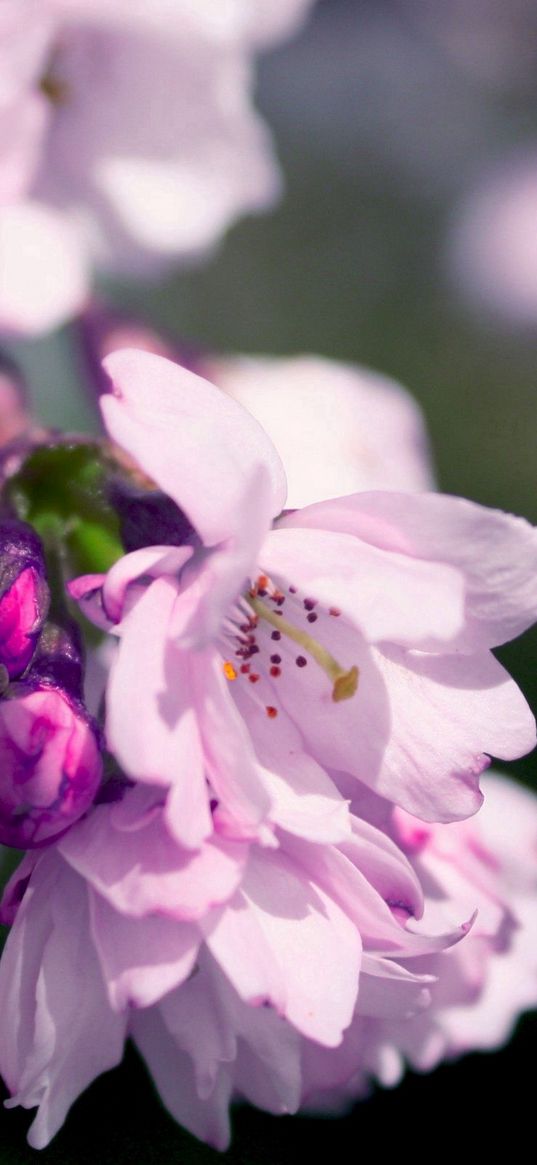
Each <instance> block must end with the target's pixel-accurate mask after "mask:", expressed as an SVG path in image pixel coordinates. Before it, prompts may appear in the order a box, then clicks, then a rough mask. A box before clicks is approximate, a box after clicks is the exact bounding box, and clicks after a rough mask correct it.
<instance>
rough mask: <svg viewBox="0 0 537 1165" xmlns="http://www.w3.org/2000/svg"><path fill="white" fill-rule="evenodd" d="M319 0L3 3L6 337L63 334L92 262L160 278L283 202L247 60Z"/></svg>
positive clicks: (1, 303) (0, 175) (0, 127)
mask: <svg viewBox="0 0 537 1165" xmlns="http://www.w3.org/2000/svg"><path fill="white" fill-rule="evenodd" d="M311 2H312V0H253V2H252V0H195V3H193V2H192V0H113V3H110V2H109V0H2V4H1V5H0V77H1V80H0V328H3V329H9V330H10V331H14V332H17V333H23V334H32V333H34V334H35V333H39V332H44V331H47V330H48V329H50V328H52V327H56V326H57V325H58V324H59V323H61V322H62V321H63V320H65V319H68V318H69V317H70V316H72V315H73V314H74V313H76V312H77V311H79V310H80V308H81V307H82V306H83V304H84V303H85V301H86V299H87V297H88V295H89V291H90V287H91V271H92V268H94V267H97V268H98V269H100V270H103V271H111V272H116V273H121V274H128V275H132V274H136V275H138V276H139V275H141V274H151V273H154V272H159V271H162V268H163V266H164V265H168V264H169V263H170V260H172V261H173V260H174V259H175V260H177V259H180V260H186V259H192V258H196V257H197V256H198V255H199V254H202V253H203V252H204V251H206V250H207V249H208V248H210V247H212V246H213V245H214V244H215V243H216V242H217V241H218V239H219V237H220V235H221V234H222V232H223V231H224V230H225V229H226V228H227V227H228V226H229V225H230V224H231V223H232V222H233V221H234V220H235V219H236V218H237V217H238V216H239V215H241V214H244V213H245V212H256V211H260V210H264V209H266V208H267V207H269V206H270V205H271V204H272V203H273V202H274V201H275V199H276V197H277V195H278V194H279V191H280V176H279V170H278V167H277V164H276V161H275V157H274V151H273V147H272V142H271V138H270V134H269V132H268V130H267V128H266V126H265V125H264V123H263V121H262V119H261V118H260V117H259V115H258V114H257V113H256V111H255V110H254V108H253V106H252V100H251V90H252V83H253V82H252V62H253V60H254V58H255V55H256V53H258V52H260V51H262V50H264V49H266V48H268V47H270V46H271V45H272V44H275V43H277V42H278V41H279V40H280V39H283V38H284V37H285V36H288V35H290V33H292V32H293V31H295V29H296V28H297V27H298V25H299V23H300V21H301V19H302V18H303V17H304V16H305V14H306V13H307V11H308V9H309V8H310V7H311ZM148 207H149V208H150V212H149V213H148Z"/></svg>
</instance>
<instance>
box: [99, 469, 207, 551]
mask: <svg viewBox="0 0 537 1165" xmlns="http://www.w3.org/2000/svg"><path fill="white" fill-rule="evenodd" d="M108 500H109V502H110V505H111V506H113V508H114V510H115V511H116V514H117V516H118V518H119V528H120V533H121V540H122V542H123V545H124V547H125V550H126V551H127V552H129V551H131V550H140V549H141V548H142V547H144V546H186V545H188V546H194V545H199V544H200V539H199V535H198V534H197V533H196V531H195V529H194V527H193V526H192V524H191V523H190V522H189V520H188V518H187V516H186V514H185V513H183V511H182V510H181V509H179V506H177V505H176V503H175V502H174V501H172V499H171V498H169V497H168V496H167V494H164V493H161V491H160V490H157V489H155V490H148V489H140V487H139V486H138V485H136V484H135V483H134V482H130V481H128V480H127V479H126V478H123V477H116V478H114V479H113V480H112V481H111V482H110V483H109V486H108Z"/></svg>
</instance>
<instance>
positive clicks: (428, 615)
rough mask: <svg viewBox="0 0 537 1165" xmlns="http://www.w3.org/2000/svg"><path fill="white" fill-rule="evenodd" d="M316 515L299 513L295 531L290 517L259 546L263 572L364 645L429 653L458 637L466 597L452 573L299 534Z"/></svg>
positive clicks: (325, 536) (343, 538)
mask: <svg viewBox="0 0 537 1165" xmlns="http://www.w3.org/2000/svg"><path fill="white" fill-rule="evenodd" d="M379 496H383V495H379ZM389 496H391V495H389ZM408 496H409V497H410V496H412V495H408ZM353 497H356V495H353ZM314 509H315V507H311V508H310V509H308V510H306V511H299V513H298V515H296V520H297V527H296V528H295V527H294V526H293V528H291V525H292V523H293V521H294V520H295V515H292V516H291V517H289V518H287V519H286V525H285V527H284V528H279V529H276V530H273V531H271V533H269V534H268V536H267V538H266V539H265V542H264V544H263V549H262V551H261V565H262V567H263V570H264V571H265V573H266V574H267V575H269V576H270V577H271V578H272V579H273V581H274V582H275V583H276V584H277V585H278V586H283V587H285V585H286V584H287V585H290V584H292V585H294V586H296V587H299V588H300V589H301V590H302V591H304V592H305V593H306V594H308V595H313V596H314V597H315V599H316V600H318V602H320V603H322V604H324V605H325V606H326V607H327V608H330V607H337V608H338V609H339V610H340V611H341V612H342V613H343V614H344V615H345V616H346V618H347V619H348V620H349V621H350V623H351V624H353V625H354V626H355V627H357V628H358V629H359V630H360V631H362V632H363V634H364V635H366V637H367V639H368V640H369V641H370V642H375V641H377V642H378V641H381V640H392V641H395V642H397V643H402V644H405V645H408V646H412V647H419V648H421V649H422V650H423V651H434V650H435V649H437V648H438V647H444V646H445V644H446V643H450V642H451V641H452V640H453V639H454V638H455V637H456V636H457V635H458V633H459V632H460V630H461V628H462V626H463V617H464V606H463V601H464V591H463V580H462V578H461V576H460V575H459V574H458V572H457V571H456V570H454V569H453V567H451V566H448V565H444V564H443V563H440V562H428V561H418V560H417V559H414V558H411V557H407V556H406V555H404V554H400V553H397V552H393V553H390V554H386V553H385V552H383V551H382V550H380V549H378V548H377V547H376V546H372V545H368V544H367V543H365V542H360V541H359V540H358V539H357V538H353V537H352V536H351V535H350V534H346V533H343V534H340V533H337V532H335V531H333V530H326V531H325V530H321V529H315V530H313V529H302V528H300V523H301V522H302V520H303V517H304V514H306V515H307V514H308V513H309V512H310V511H313V510H314ZM305 524H306V523H305V522H304V525H305ZM286 613H287V609H286ZM288 618H289V619H290V620H291V619H292V616H291V615H290V614H288Z"/></svg>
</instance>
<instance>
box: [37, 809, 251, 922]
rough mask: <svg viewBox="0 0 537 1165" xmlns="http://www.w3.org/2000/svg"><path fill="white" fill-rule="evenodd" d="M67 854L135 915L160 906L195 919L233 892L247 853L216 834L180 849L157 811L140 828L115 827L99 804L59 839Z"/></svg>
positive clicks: (84, 873)
mask: <svg viewBox="0 0 537 1165" xmlns="http://www.w3.org/2000/svg"><path fill="white" fill-rule="evenodd" d="M60 848H61V852H62V854H63V856H64V857H65V858H66V860H67V861H68V862H69V864H70V865H71V866H72V867H73V869H75V870H77V871H78V872H79V873H80V874H81V875H82V877H84V878H86V879H87V880H88V881H89V883H90V884H91V885H92V886H93V887H94V889H95V890H97V892H98V893H99V894H102V895H103V897H104V898H106V899H107V901H108V902H109V903H110V904H111V906H113V907H114V908H115V909H116V910H118V911H119V912H120V913H121V914H126V915H128V916H130V917H132V918H143V917H145V916H146V915H148V914H151V913H154V912H157V913H159V914H163V915H166V916H167V917H169V918H175V919H178V920H179V921H185V922H192V921H195V920H196V919H198V918H201V917H202V916H203V915H204V914H206V913H207V911H208V910H210V908H211V907H212V906H214V905H216V904H218V903H220V902H225V901H226V900H227V899H228V898H231V896H232V895H233V894H234V892H235V889H236V887H237V885H238V884H239V882H240V880H241V876H242V870H243V867H244V862H245V859H246V849H245V847H244V846H242V845H240V844H238V843H234V842H228V841H225V840H224V839H216V840H215V841H214V842H206V843H205V844H204V845H203V846H201V847H200V849H199V850H196V851H190V850H186V849H180V848H179V847H178V846H177V844H176V843H175V842H174V840H173V839H172V837H171V836H170V835H169V834H168V831H167V830H166V828H165V826H164V825H163V823H162V819H161V817H160V816H159V815H156V816H155V815H152V816H151V815H150V817H149V819H148V822H147V824H146V825H145V826H144V827H142V828H141V829H138V830H119V829H114V827H113V825H112V823H111V818H110V810H109V808H108V807H107V806H104V805H103V806H98V807H97V808H96V809H95V810H94V811H93V813H92V814H91V816H90V817H88V818H87V820H86V821H85V822H84V823H83V824H82V825H81V826H79V827H78V828H77V829H72V830H71V831H70V832H69V833H68V834H66V835H65V837H64V838H63V839H62V841H61V843H60Z"/></svg>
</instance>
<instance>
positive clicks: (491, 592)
mask: <svg viewBox="0 0 537 1165" xmlns="http://www.w3.org/2000/svg"><path fill="white" fill-rule="evenodd" d="M283 525H284V526H286V525H289V526H292V527H293V528H294V527H295V526H305V527H313V528H315V529H317V528H320V529H323V530H332V531H337V532H339V533H347V534H353V535H354V536H355V537H356V538H359V539H361V540H363V541H365V542H368V543H369V544H371V545H372V546H376V547H379V548H381V549H384V550H386V551H390V553H393V554H394V555H395V556H397V555H399V554H404V555H408V556H409V557H410V558H413V559H417V560H422V561H423V562H424V563H425V562H429V563H431V564H436V565H438V564H440V563H443V564H449V565H450V566H451V567H452V568H453V569H454V570H456V571H457V573H458V574H459V575H460V578H461V580H463V582H464V588H465V593H466V619H465V623H464V627H463V628H462V629H461V634H460V635H459V636H457V637H456V638H454V639H453V640H452V644H451V647H452V648H453V649H454V648H457V649H461V650H463V651H475V650H476V649H478V648H479V647H495V646H498V645H499V644H501V643H505V642H507V640H509V639H513V638H515V636H517V635H520V634H521V632H522V631H525V630H526V628H527V627H529V626H530V625H531V624H532V623H533V622H534V620H535V617H536V613H537V529H535V527H533V526H530V524H529V522H526V521H525V520H524V519H523V518H515V517H513V515H512V514H504V513H502V512H501V511H500V510H491V509H487V508H485V507H484V506H479V505H476V503H474V502H469V501H466V500H465V499H464V498H453V497H447V496H444V495H441V494H422V495H418V494H411V495H409V494H391V493H387V492H386V493H385V492H380V491H379V492H376V493H364V494H361V495H356V496H354V497H352V498H340V499H338V500H336V501H333V502H326V503H322V502H321V503H319V505H317V506H311V507H308V508H307V509H306V510H302V511H301V512H300V513H298V514H293V515H290V517H289V518H286V519H284V520H283ZM446 632H447V626H446ZM414 646H418V645H417V643H415V644H414Z"/></svg>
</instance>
